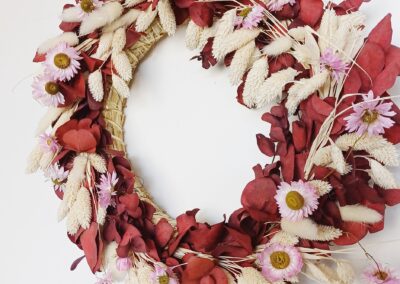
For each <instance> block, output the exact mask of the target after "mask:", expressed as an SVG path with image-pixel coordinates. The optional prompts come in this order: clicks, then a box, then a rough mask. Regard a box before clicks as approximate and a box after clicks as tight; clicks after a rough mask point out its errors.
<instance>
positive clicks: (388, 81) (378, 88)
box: [372, 63, 400, 96]
mask: <svg viewBox="0 0 400 284" xmlns="http://www.w3.org/2000/svg"><path fill="white" fill-rule="evenodd" d="M399 74H400V66H398V65H397V64H396V63H393V64H390V65H388V66H386V67H385V69H383V71H382V72H381V73H380V74H379V75H378V77H376V79H375V80H374V85H373V88H372V90H373V92H374V95H375V96H380V95H382V94H383V93H385V92H386V91H387V90H389V89H390V88H392V87H393V86H394V84H395V83H396V78H397V76H398V75H399Z"/></svg>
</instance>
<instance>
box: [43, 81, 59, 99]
mask: <svg viewBox="0 0 400 284" xmlns="http://www.w3.org/2000/svg"><path fill="white" fill-rule="evenodd" d="M44 89H45V90H46V92H47V93H48V94H49V95H52V96H53V95H56V94H57V93H58V92H59V91H60V88H59V86H58V84H57V83H55V82H47V83H46V85H45V86H44Z"/></svg>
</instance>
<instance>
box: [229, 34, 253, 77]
mask: <svg viewBox="0 0 400 284" xmlns="http://www.w3.org/2000/svg"><path fill="white" fill-rule="evenodd" d="M255 47H256V44H255V42H254V41H250V42H249V43H248V44H246V45H245V46H243V47H241V48H239V49H238V50H237V51H236V52H235V55H234V56H233V58H232V62H231V65H230V66H229V79H230V82H231V84H232V85H237V84H238V83H240V81H241V80H242V77H243V75H244V73H245V72H246V71H247V68H248V67H249V64H250V61H251V57H252V55H253V52H254V48H255Z"/></svg>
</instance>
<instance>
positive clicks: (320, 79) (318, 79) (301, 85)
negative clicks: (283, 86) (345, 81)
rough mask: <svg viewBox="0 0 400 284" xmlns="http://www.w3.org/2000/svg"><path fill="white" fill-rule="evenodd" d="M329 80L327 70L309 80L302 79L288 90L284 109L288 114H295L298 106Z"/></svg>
mask: <svg viewBox="0 0 400 284" xmlns="http://www.w3.org/2000/svg"><path fill="white" fill-rule="evenodd" d="M328 78H329V72H328V71H327V70H324V71H322V72H321V73H318V74H316V75H314V76H313V77H311V78H304V79H301V80H300V81H298V82H295V83H294V85H293V86H292V87H291V88H290V89H289V92H288V100H287V102H286V108H287V109H288V111H289V113H290V114H293V113H295V112H296V109H297V107H298V105H299V104H300V103H301V102H302V101H303V100H305V99H307V98H308V97H309V96H310V95H312V94H313V93H314V92H316V91H318V90H319V88H321V87H322V86H323V85H324V84H325V82H326V80H328Z"/></svg>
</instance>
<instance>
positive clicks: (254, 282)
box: [236, 267, 269, 284]
mask: <svg viewBox="0 0 400 284" xmlns="http://www.w3.org/2000/svg"><path fill="white" fill-rule="evenodd" d="M236 281H237V284H249V283H251V284H268V283H269V282H268V281H267V280H266V279H265V277H264V276H263V275H262V274H261V273H260V272H259V271H258V270H257V269H255V268H254V267H245V268H243V269H242V270H241V274H240V275H239V276H238V277H237V279H236Z"/></svg>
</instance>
